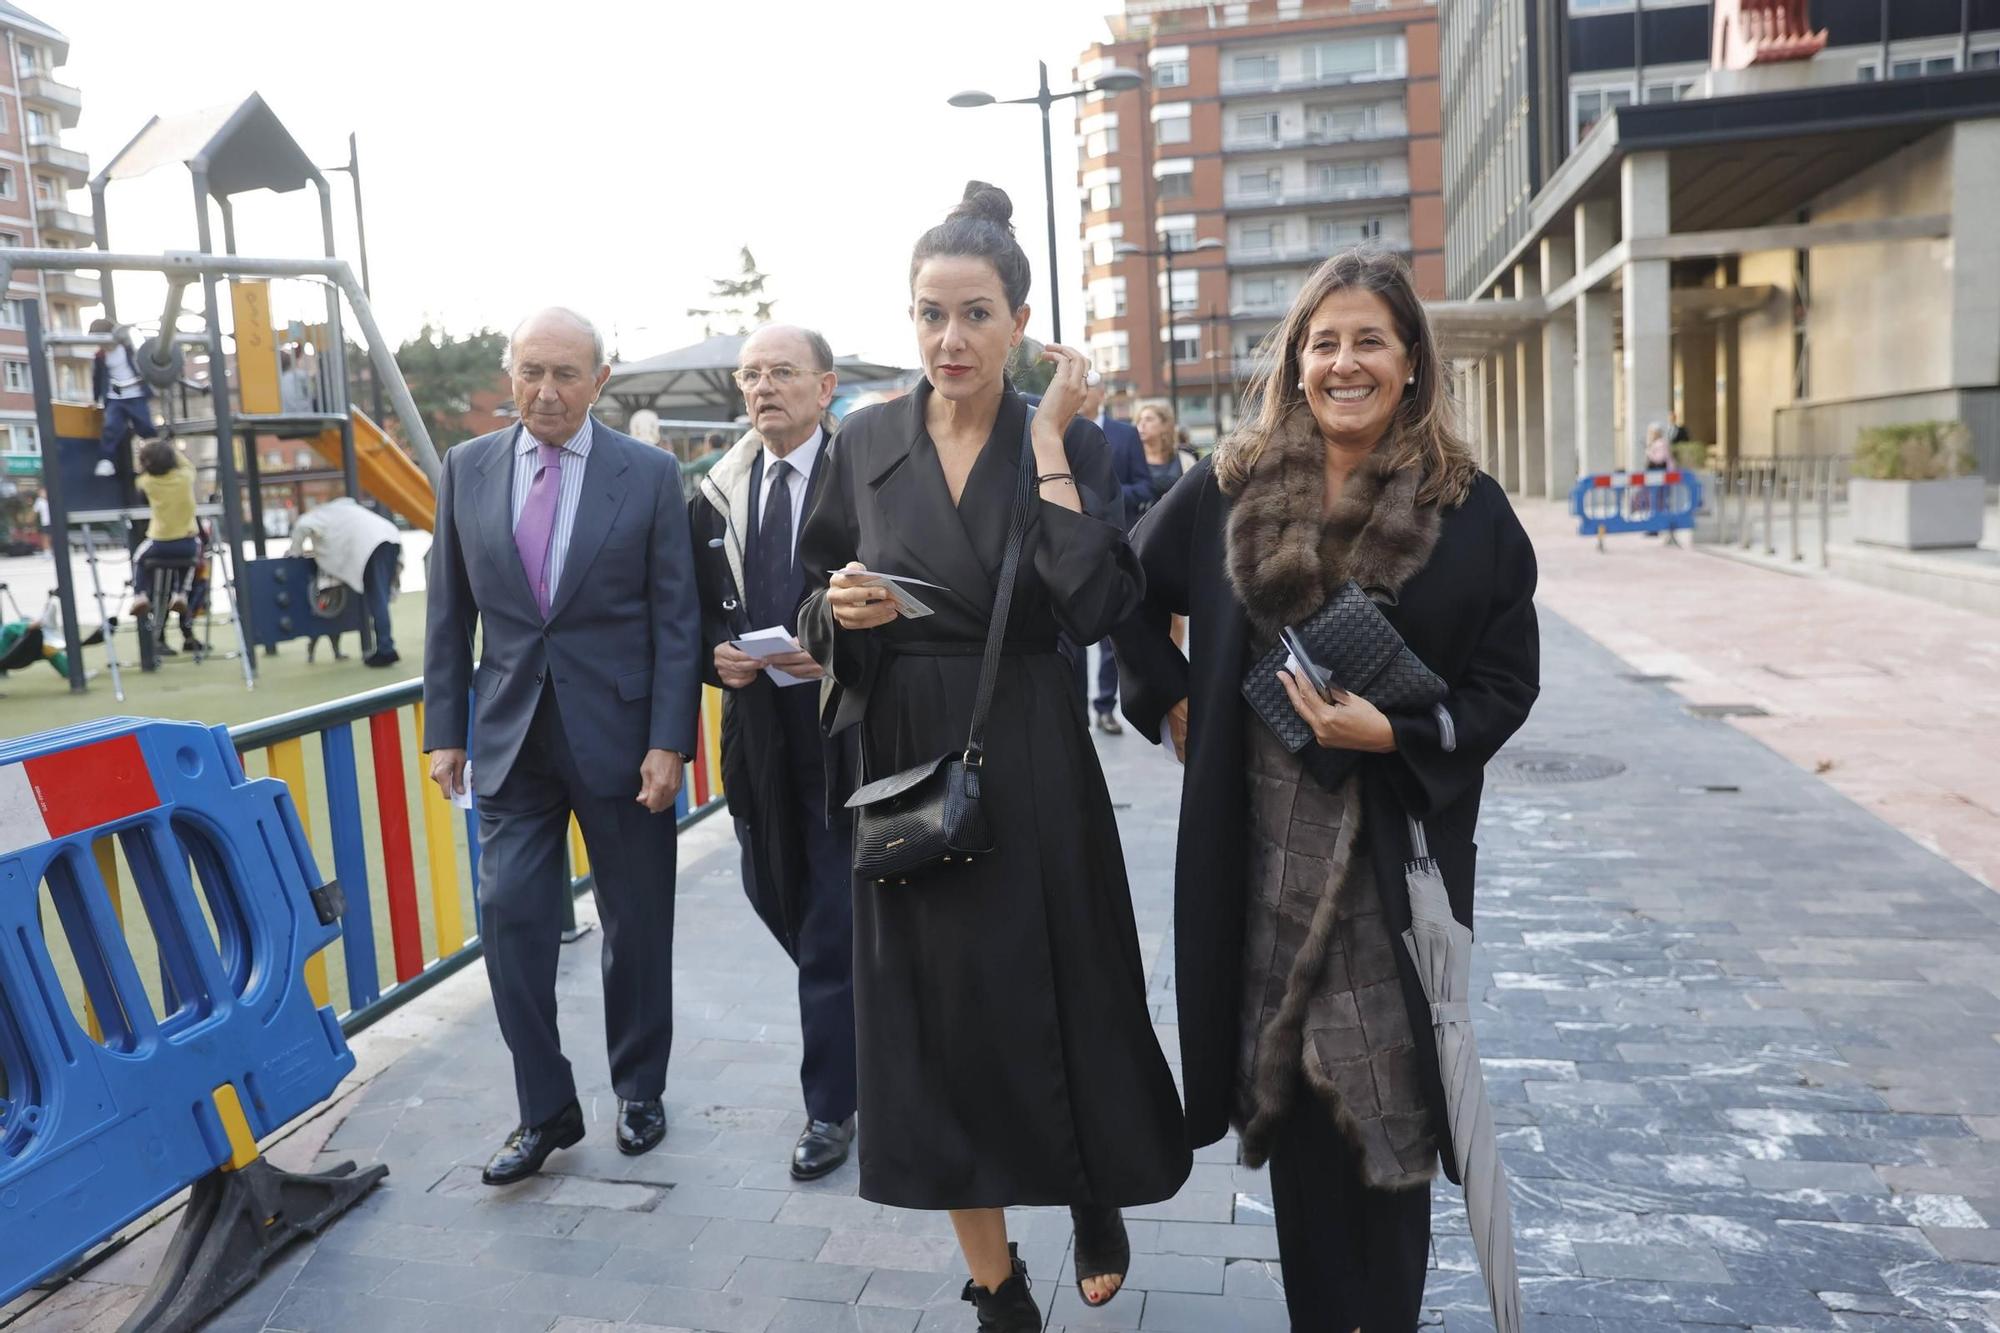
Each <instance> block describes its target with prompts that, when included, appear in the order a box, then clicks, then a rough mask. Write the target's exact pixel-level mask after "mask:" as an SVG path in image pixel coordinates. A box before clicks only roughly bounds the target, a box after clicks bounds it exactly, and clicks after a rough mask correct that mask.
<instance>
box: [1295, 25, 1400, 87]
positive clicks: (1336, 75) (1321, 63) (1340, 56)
mask: <svg viewBox="0 0 2000 1333" xmlns="http://www.w3.org/2000/svg"><path fill="white" fill-rule="evenodd" d="M1403 50H1404V47H1403V39H1402V38H1401V37H1400V36H1394V37H1350V38H1346V39H1344V40H1341V41H1335V42H1318V43H1315V44H1314V45H1312V46H1309V47H1307V48H1305V50H1304V52H1303V53H1302V56H1303V59H1304V62H1305V73H1306V76H1307V77H1308V78H1312V79H1319V80H1332V79H1366V78H1376V77H1379V76H1382V75H1386V74H1401V73H1402V72H1403Z"/></svg>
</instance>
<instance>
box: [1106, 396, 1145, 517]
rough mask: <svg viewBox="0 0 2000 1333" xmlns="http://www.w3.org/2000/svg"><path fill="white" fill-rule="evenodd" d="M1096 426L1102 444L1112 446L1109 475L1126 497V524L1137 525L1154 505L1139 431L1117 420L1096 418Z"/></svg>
mask: <svg viewBox="0 0 2000 1333" xmlns="http://www.w3.org/2000/svg"><path fill="white" fill-rule="evenodd" d="M1097 424H1098V425H1100V426H1102V427H1103V428H1104V442H1105V443H1106V444H1108V445H1110V446H1111V472H1112V475H1114V476H1115V477H1117V478H1118V490H1119V493H1120V494H1121V495H1123V496H1124V497H1125V521H1126V522H1127V523H1128V524H1129V523H1136V522H1137V521H1138V518H1139V515H1140V514H1141V513H1143V512H1144V511H1145V508H1146V506H1147V505H1150V504H1152V503H1153V478H1152V474H1151V473H1149V472H1148V471H1147V470H1146V446H1145V445H1144V444H1142V443H1141V442H1140V440H1139V428H1138V427H1137V426H1135V425H1133V424H1132V423H1131V422H1129V421H1120V420H1119V419H1118V418H1117V417H1099V418H1098V421H1097Z"/></svg>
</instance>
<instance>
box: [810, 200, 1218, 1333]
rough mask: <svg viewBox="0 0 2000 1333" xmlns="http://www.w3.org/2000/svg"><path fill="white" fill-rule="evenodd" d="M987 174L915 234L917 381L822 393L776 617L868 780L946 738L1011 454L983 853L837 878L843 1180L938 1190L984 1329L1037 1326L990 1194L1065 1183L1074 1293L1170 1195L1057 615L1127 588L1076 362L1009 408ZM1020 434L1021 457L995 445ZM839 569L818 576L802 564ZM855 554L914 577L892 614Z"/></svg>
mask: <svg viewBox="0 0 2000 1333" xmlns="http://www.w3.org/2000/svg"><path fill="white" fill-rule="evenodd" d="M1012 211H1013V208H1012V204H1011V203H1010V202H1009V201H1008V199H1007V196H1006V194H1005V193H1003V192H1002V191H1000V190H997V189H995V188H994V187H992V186H990V185H984V184H980V183H978V182H975V183H973V184H972V185H970V186H968V187H967V189H966V192H965V198H964V199H963V201H962V202H961V203H960V204H959V205H958V206H957V207H956V208H954V209H953V210H952V211H951V213H950V214H949V215H948V216H947V217H946V218H945V220H944V221H943V222H942V223H940V224H939V225H938V226H936V227H933V228H931V229H930V230H929V231H927V232H925V233H924V234H923V236H922V237H921V238H919V240H918V241H917V244H916V247H915V250H914V252H913V253H912V255H911V259H910V286H909V302H910V306H909V308H910V314H911V317H912V320H913V322H914V323H915V326H916V335H917V348H918V352H919V355H920V357H921V360H922V365H923V368H924V379H923V380H922V381H921V382H919V383H918V385H917V387H916V389H915V391H914V392H912V393H910V394H908V395H906V396H904V397H902V398H899V399H896V400H895V401H893V402H889V403H884V404H882V405H881V406H878V407H870V408H864V409H862V410H860V411H857V412H853V413H850V414H849V415H848V416H847V418H846V419H845V420H844V421H843V422H842V423H841V428H840V437H839V440H838V442H837V445H836V447H835V449H834V451H833V473H832V475H831V476H830V477H829V478H828V479H827V483H826V489H825V490H824V491H823V492H822V493H821V495H820V498H819V500H818V502H817V504H816V505H815V506H814V509H813V513H812V516H811V517H810V518H809V519H808V520H807V521H806V531H805V537H804V539H803V541H802V542H801V545H800V555H799V561H800V564H801V565H802V566H803V568H804V569H805V571H806V574H807V577H808V578H809V579H811V580H812V582H813V584H814V585H815V586H814V590H813V592H812V593H811V594H810V595H809V596H808V598H807V600H806V604H805V608H804V609H803V610H802V611H801V612H800V615H799V626H800V637H801V638H802V639H803V640H804V643H805V647H806V649H807V651H808V652H810V653H811V654H812V657H813V660H814V661H816V662H819V663H821V664H823V665H824V666H825V667H826V669H827V670H828V672H829V673H830V674H831V675H832V676H833V678H834V680H835V682H836V684H837V686H838V690H837V694H836V697H835V698H834V699H833V700H832V701H831V703H832V706H833V717H832V725H833V727H834V729H835V730H837V731H838V730H844V729H845V728H848V727H858V728H859V731H860V749H861V765H862V771H861V777H862V779H863V780H873V779H878V778H883V777H889V776H892V775H895V774H899V773H902V772H904V771H906V770H908V769H910V768H912V767H915V766H918V765H921V764H924V763H927V762H935V761H936V760H937V759H938V757H939V756H940V755H944V754H951V753H956V752H960V751H963V750H964V749H965V748H966V747H967V738H968V734H969V732H970V730H971V718H972V716H973V713H974V707H975V696H976V695H977V694H978V693H979V688H980V680H981V676H982V672H981V665H982V663H981V658H982V654H983V653H984V651H985V646H986V639H987V632H988V628H989V625H990V623H991V620H992V615H993V609H994V602H995V599H996V590H997V589H998V588H999V587H1000V575H1001V569H1002V565H1003V562H1004V559H1005V553H1006V551H1007V548H1008V545H1009V532H1010V528H1011V526H1012V516H1013V512H1014V508H1015V496H1016V494H1017V488H1018V485H1019V482H1020V480H1021V476H1022V472H1021V469H1022V468H1023V467H1031V468H1032V469H1033V473H1032V476H1031V477H1030V480H1031V481H1032V483H1033V486H1034V488H1035V492H1034V493H1035V494H1036V495H1038V496H1039V498H1037V499H1031V500H1030V501H1029V505H1030V508H1029V522H1028V525H1027V529H1026V534H1025V538H1024V542H1023V546H1022V549H1021V552H1020V558H1019V566H1018V571H1017V573H1016V579H1015V585H1014V595H1013V604H1012V611H1011V615H1010V616H1009V618H1008V621H1007V624H1006V625H1005V627H1004V630H1005V640H1004V643H1005V649H1004V660H1003V664H1002V669H1001V670H1000V671H999V672H998V674H997V677H996V678H995V684H994V688H993V692H992V697H991V705H992V711H991V716H990V720H989V723H988V725H987V728H986V731H985V746H984V751H983V766H982V767H981V768H980V770H979V772H980V779H979V789H980V792H981V804H982V809H983V811H984V815H985V819H986V822H987V824H988V825H989V830H990V834H991V838H992V842H993V846H994V849H993V851H992V852H991V853H990V854H984V855H980V856H977V857H974V858H973V859H972V860H971V861H970V862H969V863H961V864H953V865H945V866H940V867H937V868H936V869H935V870H934V871H932V872H931V873H930V874H929V875H926V876H923V877H921V878H920V880H916V881H912V882H909V883H903V884H890V883H881V882H873V881H869V880H864V879H859V878H857V880H856V882H855V884H854V938H855V957H854V970H855V977H854V994H855V1009H856V1013H855V1019H856V1029H857V1037H858V1046H859V1051H860V1073H861V1080H860V1090H861V1117H860V1145H859V1150H860V1161H861V1194H862V1197H863V1198H866V1199H870V1200H872V1201H874V1202H876V1203H884V1204H890V1205H893V1206H895V1207H899V1208H932V1209H948V1210H950V1211H951V1220H952V1225H953V1228H954V1229H955V1231H956V1232H957V1234H958V1241H959V1247H960V1249H961V1250H963V1251H964V1254H965V1260H966V1265H967V1267H968V1268H969V1269H970V1270H971V1280H970V1281H968V1282H967V1283H966V1285H965V1288H964V1290H963V1292H962V1293H961V1294H962V1295H963V1297H964V1298H965V1299H966V1300H968V1301H970V1302H972V1303H973V1304H974V1305H975V1306H976V1307H977V1310H978V1325H979V1327H980V1328H981V1329H982V1330H988V1333H1039V1330H1040V1329H1041V1327H1042V1317H1041V1313H1040V1309H1039V1307H1038V1306H1037V1305H1036V1303H1035V1300H1034V1296H1033V1294H1032V1293H1031V1291H1030V1290H1029V1284H1028V1274H1027V1267H1026V1265H1025V1264H1024V1263H1022V1262H1021V1261H1020V1259H1019V1258H1018V1257H1016V1256H1015V1255H1014V1254H1013V1250H1012V1246H1010V1244H1009V1243H1008V1239H1007V1218H1006V1213H1005V1212H1004V1210H1005V1209H1006V1208H1008V1207H1010V1206H1013V1205H1017V1204H1019V1205H1028V1204H1063V1205H1068V1207H1069V1209H1070V1217H1071V1220H1072V1224H1073V1225H1074V1227H1075V1236H1076V1246H1075V1260H1076V1272H1077V1275H1078V1286H1079V1288H1080V1290H1081V1292H1082V1296H1083V1299H1084V1300H1085V1301H1086V1302H1087V1303H1089V1304H1091V1305H1101V1304H1103V1303H1104V1302H1105V1301H1107V1300H1109V1299H1111V1298H1112V1296H1113V1295H1115V1293H1116V1291H1117V1289H1118V1285H1119V1284H1120V1283H1121V1282H1122V1281H1123V1279H1124V1276H1125V1271H1126V1269H1127V1267H1128V1266H1129V1264H1130V1258H1131V1246H1130V1242H1129V1239H1128V1237H1127V1235H1126V1231H1125V1225H1124V1221H1123V1217H1122V1215H1121V1213H1120V1211H1119V1210H1120V1209H1121V1208H1123V1207H1129V1206H1136V1205H1139V1204H1143V1203H1150V1202H1155V1201H1158V1200H1161V1199H1166V1198H1170V1197H1172V1196H1173V1194H1174V1193H1175V1192H1176V1191H1177V1190H1178V1189H1179V1188H1180V1186H1181V1183H1182V1181H1184V1180H1185V1179H1186V1178H1187V1174H1188V1169H1189V1156H1188V1150H1187V1146H1186V1144H1185V1142H1184V1140H1183V1136H1182V1127H1181V1117H1180V1110H1179V1105H1178V1102H1177V1101H1176V1098H1175V1094H1174V1085H1173V1079H1172V1076H1171V1074H1170V1073H1169V1071H1168V1069H1167V1064H1166V1060H1165V1058H1164V1057H1163V1056H1162V1055H1161V1053H1160V1048H1159V1043H1158V1041H1157V1040H1156V1039H1155V1037H1154V1035H1153V1026H1152V1019H1151V1015H1150V1013H1149V1011H1148V1009H1147V1005H1146V976H1145V967H1144V963H1143V960H1142V959H1141V957H1140V954H1139V939H1138V932H1137V929H1136V927H1135V924H1134V922H1133V917H1132V898H1131V892H1130V890H1129V888H1128V887H1127V883H1126V878H1125V857H1124V853H1123V850H1122V848H1121V847H1120V845H1119V840H1118V825H1117V821H1116V818H1115V817H1114V815H1113V814H1112V809H1111V798H1110V794H1109V793H1108V792H1107V790H1106V789H1105V785H1104V774H1103V771H1102V770H1101V769H1100V768H1099V766H1098V762H1097V754H1096V751H1095V750H1094V749H1093V748H1092V746H1091V745H1090V743H1089V737H1088V735H1087V734H1086V729H1085V726H1084V725H1083V724H1084V716H1083V709H1082V701H1081V700H1080V699H1079V698H1078V697H1077V691H1076V686H1075V684H1074V682H1073V680H1072V678H1071V676H1070V672H1069V667H1068V665H1067V663H1065V662H1064V660H1063V658H1062V657H1061V655H1060V654H1059V653H1058V651H1057V648H1056V633H1057V630H1058V629H1059V628H1060V629H1066V630H1068V631H1069V633H1070V634H1071V636H1072V637H1073V639H1074V640H1075V642H1078V643H1095V642H1096V641H1097V640H1098V639H1100V638H1102V637H1104V635H1105V634H1106V633H1107V632H1108V631H1109V630H1110V629H1111V627H1112V626H1113V625H1115V624H1117V623H1118V622H1119V621H1121V620H1123V619H1124V618H1125V617H1126V616H1127V615H1129V614H1130V613H1131V612H1132V611H1133V609H1134V608H1135V607H1136V606H1137V604H1138V600H1139V594H1140V584H1139V575H1138V569H1137V566H1136V564H1135V563H1134V561H1133V560H1132V555H1131V550H1130V548H1129V547H1128V546H1127V544H1126V539H1125V531H1124V528H1123V526H1122V524H1120V523H1118V522H1116V521H1110V520H1107V519H1106V518H1104V517H1103V515H1105V514H1107V513H1108V514H1111V515H1113V516H1116V515H1117V514H1118V513H1120V506H1119V504H1118V491H1117V481H1116V479H1115V477H1114V476H1113V474H1112V471H1111V460H1110V457H1109V454H1108V452H1107V450H1106V448H1105V444H1104V436H1103V433H1102V432H1101V431H1100V430H1099V429H1098V427H1097V426H1096V425H1095V424H1094V423H1092V422H1090V421H1089V420H1086V419H1082V418H1080V417H1078V416H1077V411H1078V408H1079V407H1080V406H1081V405H1082V402H1083V392H1084V387H1085V384H1084V381H1085V374H1086V369H1087V367H1086V366H1085V363H1084V358H1083V356H1082V355H1081V354H1080V353H1078V352H1076V351H1074V350H1072V349H1070V348H1066V347H1050V348H1048V349H1046V352H1045V355H1047V356H1048V357H1049V358H1050V359H1052V360H1054V361H1055V362H1056V365H1057V367H1058V369H1057V371H1056V374H1055V378H1054V379H1053V380H1052V381H1051V382H1050V384H1049V388H1048V391H1047V393H1046V394H1045V395H1044V396H1043V398H1042V401H1041V405H1040V407H1039V409H1037V410H1036V411H1035V413H1034V416H1033V419H1032V427H1030V418H1029V407H1028V404H1027V403H1026V402H1024V401H1023V400H1022V398H1021V396H1020V395H1019V394H1017V393H1015V392H1014V391H1013V389H1012V388H1011V387H1010V386H1009V384H1008V382H1007V379H1006V375H1005V367H1006V363H1007V358H1008V352H1009V349H1010V348H1012V347H1013V346H1014V344H1015V343H1016V342H1018V341H1019V340H1020V338H1021V335H1022V330H1023V329H1024V328H1025V326H1026V324H1027V321H1028V306H1027V299H1028V285H1029V269H1028V260H1027V256H1026V255H1025V254H1023V253H1022V251H1021V247H1020V244H1019V243H1018V242H1017V241H1016V240H1015V239H1014V232H1013V228H1012V226H1011V225H1010V218H1011V216H1012ZM1028 429H1032V444H1033V456H1032V458H1024V457H1023V435H1024V431H1026V430H1028ZM826 570H839V571H841V572H839V573H836V574H834V575H832V577H831V579H829V578H828V575H827V574H826V573H825V572H824V571H826ZM866 570H879V571H881V572H884V573H890V574H902V575H909V576H912V577H916V578H921V579H925V580H927V581H929V582H930V583H933V584H936V585H939V586H938V587H937V588H935V589H932V588H924V589H922V593H923V600H924V602H925V603H926V604H927V605H928V606H930V607H931V608H932V609H933V612H934V614H932V615H930V616H926V617H922V618H920V619H906V618H902V617H900V616H899V615H898V613H897V610H896V607H895V605H894V604H893V603H892V602H890V601H889V600H887V599H886V598H885V596H884V590H883V589H882V588H880V587H879V586H867V585H865V584H862V583H860V582H859V581H858V579H859V576H860V575H861V574H862V573H864V572H865V571H866Z"/></svg>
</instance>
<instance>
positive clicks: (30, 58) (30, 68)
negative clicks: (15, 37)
mask: <svg viewBox="0 0 2000 1333" xmlns="http://www.w3.org/2000/svg"><path fill="white" fill-rule="evenodd" d="M14 49H15V52H16V64H17V65H18V67H19V69H20V71H21V77H22V78H24V79H31V78H33V77H34V76H35V75H37V74H40V73H41V72H42V48H41V47H39V46H34V45H31V44H30V43H27V42H22V43H21V44H20V45H19V46H17V47H15V48H14Z"/></svg>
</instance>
